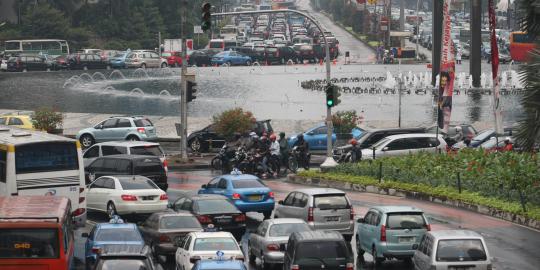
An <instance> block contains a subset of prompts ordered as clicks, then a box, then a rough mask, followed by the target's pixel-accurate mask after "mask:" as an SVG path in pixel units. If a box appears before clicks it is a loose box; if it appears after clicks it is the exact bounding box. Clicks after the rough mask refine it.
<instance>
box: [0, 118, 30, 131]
mask: <svg viewBox="0 0 540 270" xmlns="http://www.w3.org/2000/svg"><path fill="white" fill-rule="evenodd" d="M0 125H8V126H14V127H18V128H24V129H30V130H35V129H34V125H33V124H32V119H31V118H30V116H28V115H1V116H0Z"/></svg>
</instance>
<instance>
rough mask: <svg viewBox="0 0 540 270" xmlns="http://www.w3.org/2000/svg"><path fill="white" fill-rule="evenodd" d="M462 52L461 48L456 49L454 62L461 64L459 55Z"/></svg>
mask: <svg viewBox="0 0 540 270" xmlns="http://www.w3.org/2000/svg"><path fill="white" fill-rule="evenodd" d="M462 54H463V52H462V51H461V48H459V49H458V50H457V53H456V64H458V65H461V55H462Z"/></svg>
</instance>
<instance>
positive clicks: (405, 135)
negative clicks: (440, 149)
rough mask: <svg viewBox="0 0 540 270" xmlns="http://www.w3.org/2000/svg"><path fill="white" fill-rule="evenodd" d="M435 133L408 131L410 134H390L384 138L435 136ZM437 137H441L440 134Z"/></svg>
mask: <svg viewBox="0 0 540 270" xmlns="http://www.w3.org/2000/svg"><path fill="white" fill-rule="evenodd" d="M435 136H436V135H435V134H433V133H410V134H397V135H390V136H387V137H386V139H391V140H393V139H402V138H435ZM439 137H441V138H442V135H441V134H439Z"/></svg>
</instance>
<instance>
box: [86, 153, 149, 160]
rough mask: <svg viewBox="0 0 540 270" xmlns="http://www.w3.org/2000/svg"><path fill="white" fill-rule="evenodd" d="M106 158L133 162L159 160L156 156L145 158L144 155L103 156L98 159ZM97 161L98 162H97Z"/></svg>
mask: <svg viewBox="0 0 540 270" xmlns="http://www.w3.org/2000/svg"><path fill="white" fill-rule="evenodd" d="M104 158H114V159H131V160H134V159H146V158H148V159H159V157H155V156H144V155H126V154H123V155H110V156H102V157H98V158H97V159H104ZM97 159H96V160H97Z"/></svg>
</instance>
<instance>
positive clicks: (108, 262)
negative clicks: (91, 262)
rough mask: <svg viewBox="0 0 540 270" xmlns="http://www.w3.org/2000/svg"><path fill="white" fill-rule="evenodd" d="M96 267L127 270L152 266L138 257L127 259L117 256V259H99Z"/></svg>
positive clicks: (147, 269)
mask: <svg viewBox="0 0 540 270" xmlns="http://www.w3.org/2000/svg"><path fill="white" fill-rule="evenodd" d="M100 266H101V267H100ZM96 269H101V270H116V269H125V270H150V269H151V268H150V266H149V265H147V264H146V262H145V261H143V260H140V259H139V260H137V259H126V258H123V259H121V258H115V259H105V260H99V264H98V266H97V267H96Z"/></svg>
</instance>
